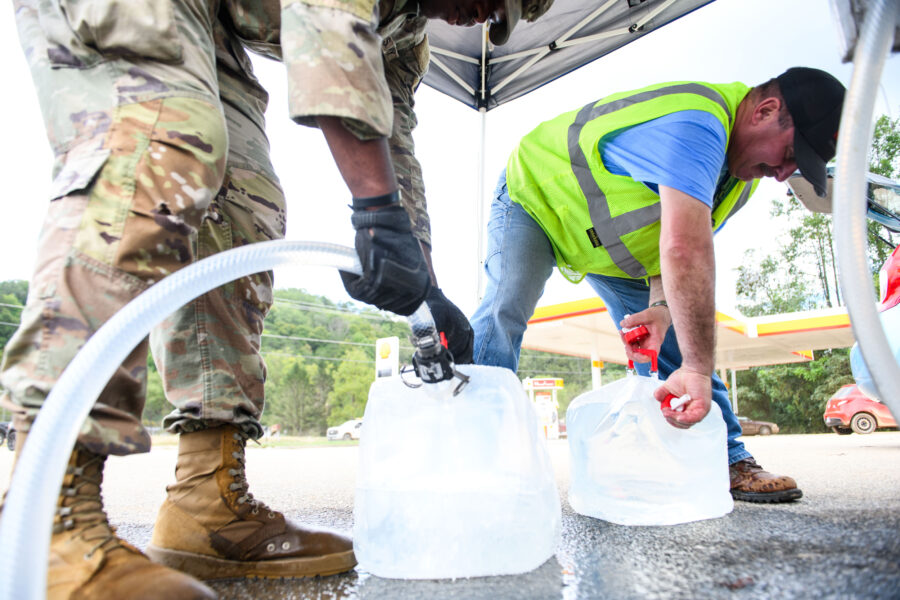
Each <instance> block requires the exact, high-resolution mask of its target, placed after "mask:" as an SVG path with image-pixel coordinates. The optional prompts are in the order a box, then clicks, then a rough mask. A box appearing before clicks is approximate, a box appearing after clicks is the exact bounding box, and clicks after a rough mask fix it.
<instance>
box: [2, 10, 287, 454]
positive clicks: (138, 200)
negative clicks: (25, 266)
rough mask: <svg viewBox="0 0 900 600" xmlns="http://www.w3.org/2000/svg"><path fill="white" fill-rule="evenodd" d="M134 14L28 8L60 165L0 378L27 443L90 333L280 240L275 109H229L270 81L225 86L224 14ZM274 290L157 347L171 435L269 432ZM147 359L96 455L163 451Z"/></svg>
mask: <svg viewBox="0 0 900 600" xmlns="http://www.w3.org/2000/svg"><path fill="white" fill-rule="evenodd" d="M123 3H124V4H127V6H117V4H119V2H117V1H116V0H69V1H68V2H67V3H66V10H65V11H63V10H62V9H61V8H60V7H59V5H58V3H57V2H55V1H50V0H16V4H15V8H16V21H17V26H18V28H19V37H20V40H21V41H22V45H23V48H24V50H25V53H26V57H27V58H28V61H29V65H30V67H31V70H32V76H33V79H34V82H35V86H36V88H37V90H38V96H39V98H40V100H41V108H42V111H43V114H44V119H45V123H46V127H47V133H48V137H49V138H50V143H51V145H52V147H53V150H54V154H55V165H54V184H53V192H52V194H51V196H52V197H51V198H50V204H49V207H48V212H47V217H46V220H45V222H44V225H43V228H42V231H41V235H40V239H39V248H38V258H37V264H36V266H35V271H34V275H33V277H32V280H31V283H30V289H29V298H28V302H27V305H26V308H25V310H24V311H23V313H22V324H21V326H20V328H19V330H18V331H17V332H16V334H15V336H14V337H13V339H11V340H10V342H9V344H8V345H7V348H6V353H5V355H4V359H3V364H2V368H0V383H2V385H3V388H4V396H3V403H4V405H6V406H9V407H11V408H13V410H15V411H16V416H15V419H16V427H17V428H19V429H20V430H27V429H28V425H29V423H30V421H31V420H33V418H34V416H35V415H36V414H37V411H38V410H39V409H40V406H41V404H42V403H43V402H44V400H45V398H46V396H47V394H48V393H49V392H50V389H51V388H52V386H53V384H54V382H55V381H56V380H57V379H58V378H59V376H60V374H61V373H62V371H63V370H64V369H65V367H66V365H67V364H68V363H69V362H70V361H71V360H72V358H73V357H74V355H75V354H76V353H77V351H78V350H79V348H81V346H83V345H84V343H85V341H86V340H87V339H88V338H89V337H90V336H91V334H92V333H93V332H94V331H96V330H97V328H99V327H100V326H101V325H102V324H103V323H104V322H105V321H106V320H108V319H109V318H110V317H111V316H112V315H113V314H114V313H115V312H116V311H117V310H118V309H120V308H121V307H122V306H124V305H125V304H126V303H127V302H128V301H130V300H131V299H132V298H134V297H135V296H136V295H138V294H139V293H140V292H141V291H143V290H144V289H146V288H147V286H149V285H152V284H153V283H154V282H155V281H158V280H159V279H161V278H162V277H165V276H166V275H168V274H170V273H172V272H174V271H175V270H177V269H180V268H181V267H183V266H185V265H187V264H189V263H191V262H193V261H194V260H196V259H198V258H202V257H204V256H207V255H210V254H213V253H215V252H218V251H220V250H223V249H226V248H230V247H233V246H239V245H243V244H247V243H252V242H255V241H259V240H267V239H273V238H280V237H283V235H284V199H283V194H282V191H281V189H280V187H279V184H278V180H277V178H276V177H275V175H274V174H273V172H272V168H271V165H270V163H269V160H268V142H267V140H266V138H265V135H264V133H263V129H262V125H261V124H262V111H263V110H264V100H263V101H262V103H261V102H260V97H259V95H257V96H256V97H252V96H247V103H246V105H245V106H239V107H236V106H232V104H234V102H233V101H229V102H223V100H222V98H223V96H227V97H228V98H232V99H233V98H240V97H244V96H246V92H247V90H255V88H256V83H255V79H253V78H252V75H248V76H247V80H243V81H242V80H241V79H240V77H238V78H234V77H223V76H222V72H221V66H220V64H219V62H218V61H217V58H216V53H217V49H219V50H221V47H222V45H223V43H225V42H226V41H227V40H226V39H225V38H224V37H223V36H224V35H225V34H224V33H223V32H222V30H221V29H220V28H219V27H218V25H217V22H216V18H215V17H216V11H217V8H218V7H217V2H215V1H213V0H185V1H181V2H168V1H165V0H129V1H128V2H123ZM231 47H232V48H233V45H232V46H231ZM237 47H238V48H239V45H238V46H237ZM247 64H249V63H247ZM223 84H225V85H229V86H233V87H232V88H229V93H228V94H223V93H222V89H221V86H222V85H223ZM271 286H272V278H271V274H270V273H263V274H259V275H256V276H253V277H249V278H245V279H242V280H239V281H236V282H233V283H231V284H229V285H226V286H224V287H223V288H221V289H218V290H215V291H213V292H210V293H209V294H206V295H205V296H203V297H201V298H199V299H198V300H196V301H195V302H193V303H191V304H190V305H189V306H187V307H184V308H182V309H180V310H178V311H177V312H176V313H175V314H174V315H172V316H171V317H170V318H168V319H167V320H166V321H165V322H164V323H162V324H161V325H160V326H159V327H158V328H157V329H156V330H155V331H154V332H153V333H152V335H151V337H150V339H151V341H152V345H153V349H154V357H155V359H156V360H157V364H158V365H159V367H160V372H161V373H162V374H163V377H164V381H165V385H166V389H167V396H168V397H169V399H170V401H172V402H173V403H174V404H175V406H176V410H175V412H173V413H172V414H171V415H170V416H169V417H168V418H167V424H168V425H169V426H170V427H171V428H172V429H173V430H175V431H185V430H191V429H196V428H201V427H204V426H208V425H210V424H215V423H218V422H233V423H237V424H239V425H241V426H242V427H243V428H244V429H245V430H246V431H247V432H248V433H250V434H251V435H254V436H258V435H259V434H260V433H261V429H260V426H259V423H258V418H259V416H260V413H261V411H262V405H263V381H264V378H265V367H264V364H263V361H262V359H261V357H260V356H259V353H258V349H259V336H260V333H261V331H262V322H263V317H264V316H265V314H266V312H267V310H268V308H269V306H270V304H271V300H272V293H271ZM147 347H148V343H147V341H144V342H142V343H141V344H139V345H138V347H136V348H135V349H134V350H133V351H132V352H131V354H130V355H129V356H128V358H127V359H126V360H125V361H124V362H123V363H122V365H121V366H120V367H119V368H118V370H117V371H116V373H115V375H114V376H113V378H112V379H111V380H110V382H109V383H108V384H107V386H106V387H105V389H104V390H103V392H102V393H101V395H100V397H99V398H98V400H97V402H96V404H95V405H94V408H93V409H92V411H91V414H90V416H89V418H88V420H87V421H86V423H85V425H84V426H83V428H82V431H81V434H80V437H79V441H80V442H82V443H83V444H85V445H87V446H88V447H89V448H90V449H91V450H93V451H95V452H99V453H102V454H128V453H133V452H142V451H147V450H148V449H149V437H148V435H147V433H146V432H145V431H144V429H143V427H142V425H141V422H140V416H141V413H142V410H143V405H144V394H145V388H146V360H147V359H146V357H147Z"/></svg>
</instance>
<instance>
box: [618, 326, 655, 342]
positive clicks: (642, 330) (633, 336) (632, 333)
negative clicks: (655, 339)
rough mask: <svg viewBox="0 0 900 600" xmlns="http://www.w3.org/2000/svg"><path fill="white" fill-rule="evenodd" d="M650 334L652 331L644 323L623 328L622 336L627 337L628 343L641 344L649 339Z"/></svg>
mask: <svg viewBox="0 0 900 600" xmlns="http://www.w3.org/2000/svg"><path fill="white" fill-rule="evenodd" d="M649 335H650V332H649V331H648V330H647V328H646V327H645V326H643V325H638V326H637V327H632V328H631V329H623V330H622V337H623V338H624V339H625V343H626V344H639V343H640V342H643V341H644V340H645V339H647V337H648V336H649Z"/></svg>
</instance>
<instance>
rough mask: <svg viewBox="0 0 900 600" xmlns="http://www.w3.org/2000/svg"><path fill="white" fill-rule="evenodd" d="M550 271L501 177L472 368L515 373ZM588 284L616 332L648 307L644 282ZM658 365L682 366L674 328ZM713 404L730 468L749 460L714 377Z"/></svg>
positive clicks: (663, 369)
mask: <svg viewBox="0 0 900 600" xmlns="http://www.w3.org/2000/svg"><path fill="white" fill-rule="evenodd" d="M554 266H556V257H555V256H554V254H553V248H552V247H551V246H550V241H549V240H548V239H547V234H546V233H544V230H543V229H541V226H540V225H538V224H537V223H536V222H535V220H534V219H533V218H532V217H531V215H529V214H528V213H527V212H525V210H524V209H523V208H522V207H521V206H520V205H519V204H516V203H515V202H513V201H512V200H511V199H510V197H509V192H508V191H507V188H506V173H505V172H504V173H503V174H501V176H500V181H499V182H498V183H497V189H496V190H495V191H494V200H493V202H492V203H491V216H490V220H489V221H488V249H487V257H486V258H485V262H484V270H485V273H486V275H487V287H486V289H485V294H484V299H483V300H482V301H481V305H480V306H479V307H478V309H477V310H476V311H475V314H474V316H473V317H472V319H471V321H472V328H473V329H474V330H475V364H479V365H493V366H500V367H506V368H508V369H512V370H513V371H516V370H517V369H518V366H519V350H520V348H521V346H522V336H523V335H524V334H525V327H526V326H527V323H528V319H530V318H531V315H532V314H534V308H535V306H537V303H538V300H539V299H540V297H541V295H542V294H543V293H544V284H545V283H546V282H547V279H549V278H550V275H551V274H552V272H553V267H554ZM586 279H587V281H588V283H589V284H590V285H591V287H592V288H594V291H596V292H597V294H598V295H599V296H600V297H601V298H602V299H603V302H604V303H605V304H606V307H607V309H608V310H609V315H610V317H612V319H613V322H614V323H616V326H617V327H618V323H619V321H621V320H622V319H623V318H624V317H625V315H626V314H634V313H637V312H640V311H642V310H644V309H646V308H647V305H648V304H649V298H650V287H649V286H648V285H647V283H646V282H645V281H643V280H640V279H624V278H620V277H609V276H606V275H597V274H593V273H591V274H588V275H587V276H586ZM658 362H659V377H660V379H665V378H666V377H668V376H669V374H671V373H672V372H673V371H675V370H676V369H678V367H679V366H681V351H680V350H679V348H678V340H676V339H675V329H674V328H670V329H669V332H668V334H667V335H666V339H665V341H664V342H663V345H662V347H661V348H660V351H659V357H658ZM636 368H637V371H638V372H639V373H640V374H642V375H647V374H648V373H649V371H650V365H649V363H641V364H638V365H637V367H636ZM712 399H713V401H714V402H715V403H716V404H718V405H719V408H721V409H722V416H723V418H724V419H725V425H726V427H727V429H728V462H729V464H733V463H736V462H737V461H739V460H743V459H745V458H750V456H751V455H750V453H749V452H747V450H746V449H745V448H744V443H743V442H741V441H739V440H738V439H737V438H738V436H740V435H741V425H740V423H738V420H737V417H735V415H734V412H733V411H732V410H731V404H730V403H729V401H728V392H727V390H726V389H725V384H724V383H722V380H721V379H720V378H719V376H718V375H716V374H715V373H714V374H713V376H712Z"/></svg>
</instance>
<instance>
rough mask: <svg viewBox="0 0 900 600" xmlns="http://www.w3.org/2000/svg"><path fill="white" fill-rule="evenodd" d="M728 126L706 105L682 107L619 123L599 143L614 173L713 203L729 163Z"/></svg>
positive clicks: (657, 190) (655, 191)
mask: <svg viewBox="0 0 900 600" xmlns="http://www.w3.org/2000/svg"><path fill="white" fill-rule="evenodd" d="M726 146H727V144H726V136H725V128H724V127H723V126H722V123H721V122H720V121H719V120H718V119H717V118H716V117H715V116H713V115H711V114H710V113H708V112H705V111H702V110H683V111H678V112H675V113H672V114H669V115H666V116H664V117H660V118H658V119H653V120H652V121H647V122H646V123H641V124H640V125H634V126H632V127H629V128H627V129H621V130H619V131H616V132H614V133H611V134H608V135H606V136H604V137H603V139H601V140H600V142H599V144H597V147H598V149H599V151H600V156H601V158H602V160H603V164H604V165H605V166H606V168H607V170H608V171H609V172H610V173H613V174H615V175H627V176H629V177H631V178H632V179H634V180H635V181H640V182H643V183H644V185H646V186H647V187H648V188H650V189H651V190H653V192H654V193H656V194H659V186H661V185H665V186H667V187H671V188H675V189H677V190H679V191H681V192H684V193H685V194H688V195H689V196H693V197H694V198H697V199H698V200H700V201H701V202H703V203H704V204H706V205H707V206H709V207H710V208H713V198H714V197H715V193H716V188H717V186H718V184H719V182H720V180H721V179H722V176H723V174H724V172H725V170H726V168H727V162H726V160H725V158H726V155H725V151H726Z"/></svg>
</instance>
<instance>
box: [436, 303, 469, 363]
mask: <svg viewBox="0 0 900 600" xmlns="http://www.w3.org/2000/svg"><path fill="white" fill-rule="evenodd" d="M425 302H427V303H428V308H429V309H430V310H431V316H433V317H434V324H435V326H436V327H437V330H438V333H443V334H444V337H446V339H447V349H448V350H450V354H452V355H453V362H455V363H456V364H458V365H468V364H472V346H473V345H474V343H475V334H474V333H473V331H472V326H471V325H470V324H469V320H468V319H467V318H466V316H465V315H464V314H463V312H462V311H461V310H459V308H458V307H457V306H456V305H455V304H453V303H452V302H450V300H448V299H447V297H446V296H445V295H444V292H442V291H441V289H440V288H438V287H434V286H432V287H431V290H429V292H428V295H427V296H426V297H425Z"/></svg>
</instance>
